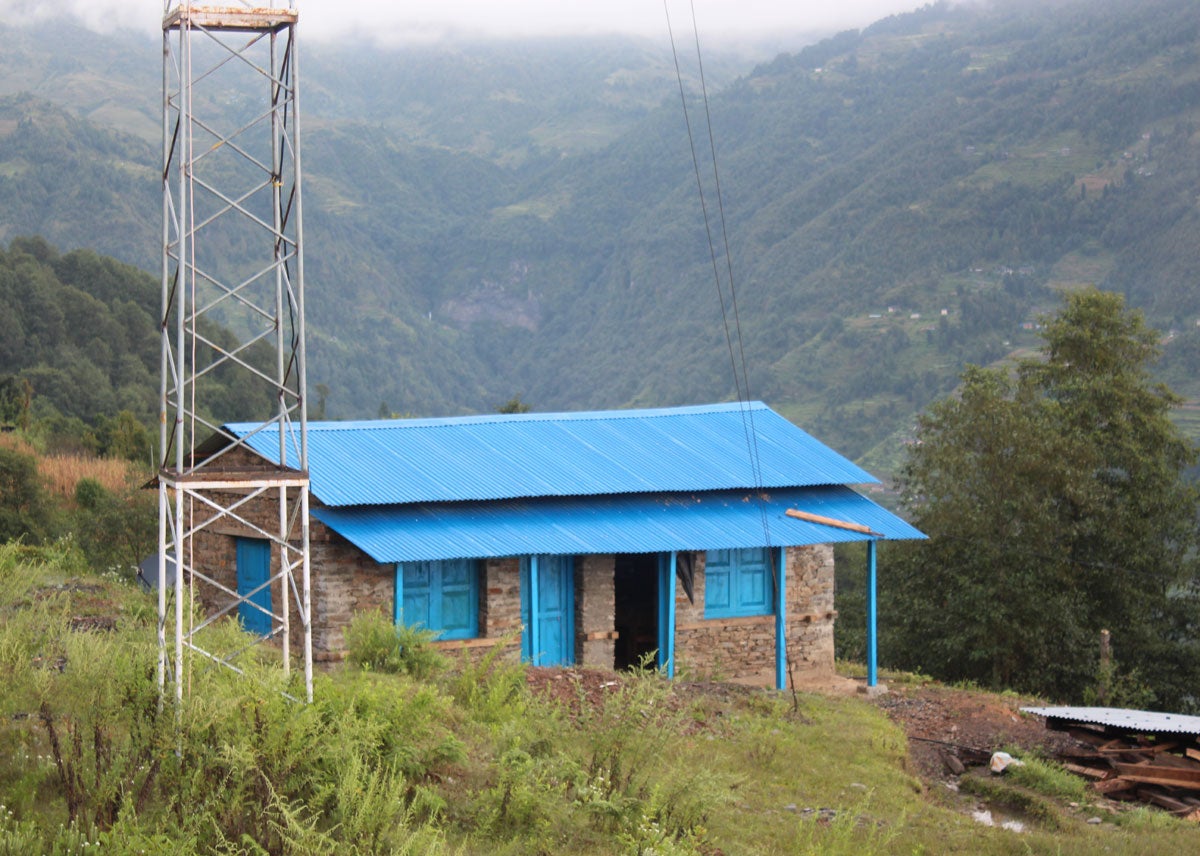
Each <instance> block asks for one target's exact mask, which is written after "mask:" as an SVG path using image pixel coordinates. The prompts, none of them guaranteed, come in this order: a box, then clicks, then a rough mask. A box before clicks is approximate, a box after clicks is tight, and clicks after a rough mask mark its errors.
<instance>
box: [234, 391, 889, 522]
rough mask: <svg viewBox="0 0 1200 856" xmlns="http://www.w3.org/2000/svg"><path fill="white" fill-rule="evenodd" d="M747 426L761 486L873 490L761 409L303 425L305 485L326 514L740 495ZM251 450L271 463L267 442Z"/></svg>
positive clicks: (238, 426) (245, 429)
mask: <svg viewBox="0 0 1200 856" xmlns="http://www.w3.org/2000/svg"><path fill="white" fill-rule="evenodd" d="M751 425H753V437H754V438H755V441H756V445H757V449H758V456H759V462H760V470H761V480H760V481H757V483H758V484H760V485H761V486H762V487H766V488H782V487H808V486H816V485H835V484H865V483H872V482H876V481H877V479H875V477H874V476H872V475H871V474H870V473H868V472H867V471H866V470H863V469H862V468H861V467H859V466H857V465H856V464H854V463H852V462H851V461H849V460H847V459H846V458H844V457H842V456H841V455H839V454H838V453H837V452H835V451H833V450H832V449H830V448H829V447H827V446H825V445H824V444H822V443H820V442H819V441H817V440H815V439H814V438H813V437H811V436H809V435H808V434H806V433H805V432H804V431H802V430H801V429H799V428H797V427H796V426H795V425H793V424H792V423H791V422H789V421H788V420H786V419H784V418H783V417H782V416H780V415H779V414H778V413H775V411H773V410H771V409H770V408H769V407H767V406H766V405H765V404H763V403H762V402H750V403H748V404H736V403H735V404H714V405H703V406H695V407H678V408H664V409H656V410H612V411H596V412H587V413H526V414H516V415H501V414H495V415H489V416H469V417H461V418H451V419H399V420H379V421H370V422H317V423H310V424H309V426H308V443H309V475H310V478H311V479H312V482H311V485H312V492H313V494H314V495H315V496H317V497H318V498H319V499H320V500H321V502H323V503H324V504H325V505H327V506H348V505H390V504H395V503H412V502H457V501H463V500H496V499H517V498H524V497H536V496H587V495H600V494H626V493H649V492H668V491H709V490H728V489H738V488H747V487H751V486H754V485H755V484H756V479H755V478H754V474H753V471H752V469H751V463H750V455H749V452H748V451H747V438H748V436H750V434H749V431H750V427H751ZM255 427H257V424H255V425H251V424H244V423H235V424H230V425H227V426H225V428H226V430H228V431H230V432H232V433H233V434H235V435H237V436H239V437H245V436H246V435H248V434H249V433H250V432H251V431H253V430H254V428H255ZM247 442H248V445H250V446H251V447H252V448H253V449H254V450H255V451H256V452H257V453H258V454H260V455H262V456H263V457H265V458H267V459H268V460H271V461H275V459H276V457H277V456H278V448H279V440H278V434H277V433H275V432H274V431H262V432H260V433H259V434H257V435H255V436H253V437H251V438H249V440H248V441H247ZM293 454H294V450H293ZM298 458H299V455H295V456H294V457H292V458H291V461H290V463H291V464H292V465H295V463H296V461H297V460H298Z"/></svg>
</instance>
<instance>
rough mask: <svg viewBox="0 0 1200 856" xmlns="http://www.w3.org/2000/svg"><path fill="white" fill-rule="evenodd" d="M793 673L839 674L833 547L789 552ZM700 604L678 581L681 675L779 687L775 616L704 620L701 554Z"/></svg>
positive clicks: (790, 662)
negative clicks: (836, 668) (835, 663)
mask: <svg viewBox="0 0 1200 856" xmlns="http://www.w3.org/2000/svg"><path fill="white" fill-rule="evenodd" d="M785 555H786V558H785V563H786V568H787V582H786V597H787V619H788V620H787V628H786V635H787V652H788V665H789V668H791V669H793V670H795V671H796V672H797V673H799V672H807V673H809V674H814V675H816V674H829V675H832V674H833V622H834V619H835V618H836V617H837V613H836V612H835V611H834V609H833V547H832V546H831V545H829V544H821V545H817V546H810V547H788V548H787V549H786V551H785ZM695 565H696V576H695V586H694V594H695V603H692V602H690V601H689V600H688V598H687V595H686V594H684V592H683V587H682V586H681V585H679V582H678V580H676V582H675V664H676V674H677V675H682V676H687V677H691V678H695V679H700V680H729V681H736V682H738V683H750V684H757V685H764V686H774V684H775V616H774V615H756V616H751V617H745V618H718V619H706V618H705V617H704V554H703V553H698V554H697V555H696V562H695Z"/></svg>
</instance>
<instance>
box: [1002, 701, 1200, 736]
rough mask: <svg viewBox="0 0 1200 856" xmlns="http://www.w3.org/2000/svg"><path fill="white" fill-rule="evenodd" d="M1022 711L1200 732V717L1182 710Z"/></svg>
mask: <svg viewBox="0 0 1200 856" xmlns="http://www.w3.org/2000/svg"><path fill="white" fill-rule="evenodd" d="M1021 710H1023V711H1024V712H1026V713H1035V714H1037V715H1038V716H1044V717H1046V718H1047V719H1050V720H1061V721H1063V722H1076V723H1081V724H1085V725H1103V726H1105V727H1106V728H1115V729H1119V730H1121V731H1124V732H1128V733H1132V734H1192V735H1200V716H1184V715H1183V714H1181V713H1155V712H1154V711H1149V710H1124V709H1122V708H1115V707H1023V708H1021Z"/></svg>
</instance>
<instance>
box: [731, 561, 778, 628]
mask: <svg viewBox="0 0 1200 856" xmlns="http://www.w3.org/2000/svg"><path fill="white" fill-rule="evenodd" d="M771 588H772V586H771V579H770V576H769V572H768V570H767V555H766V550H762V549H751V550H739V551H738V584H737V611H738V612H739V613H741V614H742V615H767V614H769V613H771V612H773V611H774V604H773V603H772V601H773V598H772V597H771Z"/></svg>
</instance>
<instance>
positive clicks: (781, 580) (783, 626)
mask: <svg viewBox="0 0 1200 856" xmlns="http://www.w3.org/2000/svg"><path fill="white" fill-rule="evenodd" d="M774 558H775V562H774V564H775V568H774V570H775V579H776V580H777V581H778V583H777V585H776V586H775V594H776V600H775V689H777V690H782V689H786V688H787V568H786V567H784V561H785V560H786V558H787V554H786V553H785V552H784V548H783V547H780V548H779V550H778V551H777V552H776V555H775V557H774Z"/></svg>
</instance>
